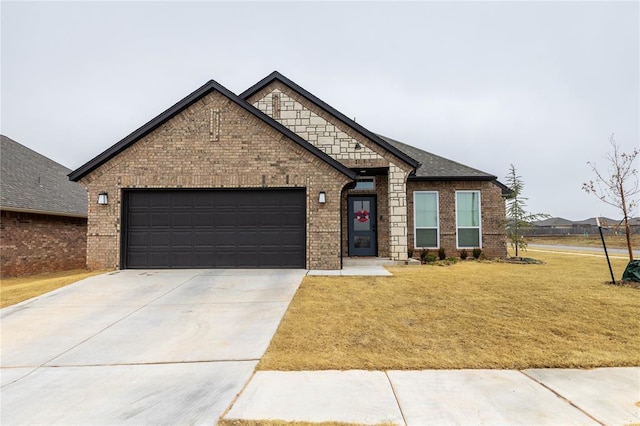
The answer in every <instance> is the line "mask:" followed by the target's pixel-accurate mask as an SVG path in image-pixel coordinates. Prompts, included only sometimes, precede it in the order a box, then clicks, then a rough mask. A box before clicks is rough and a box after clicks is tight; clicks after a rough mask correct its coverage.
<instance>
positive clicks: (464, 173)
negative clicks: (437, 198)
mask: <svg viewBox="0 0 640 426" xmlns="http://www.w3.org/2000/svg"><path fill="white" fill-rule="evenodd" d="M378 136H379V137H381V138H382V139H384V140H385V141H387V142H388V143H390V144H391V145H393V146H395V147H396V148H398V149H399V150H401V151H403V152H404V153H406V154H407V155H409V156H410V157H412V158H415V159H416V160H417V161H418V162H419V163H420V165H419V167H418V168H417V169H416V172H415V174H413V175H411V176H409V179H412V180H495V179H496V177H495V176H494V175H492V174H489V173H485V172H483V171H481V170H478V169H474V168H472V167H469V166H465V165H464V164H460V163H458V162H455V161H452V160H448V159H446V158H444V157H440V156H439V155H435V154H432V153H430V152H427V151H423V150H421V149H419V148H416V147H414V146H411V145H407V144H406V143H402V142H400V141H397V140H395V139H391V138H389V137H386V136H382V135H378Z"/></svg>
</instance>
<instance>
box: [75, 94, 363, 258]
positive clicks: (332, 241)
mask: <svg viewBox="0 0 640 426" xmlns="http://www.w3.org/2000/svg"><path fill="white" fill-rule="evenodd" d="M350 181H351V180H350V179H349V178H348V177H347V176H345V175H343V174H342V173H340V172H338V171H337V170H336V169H334V168H333V167H331V166H330V165H328V164H327V163H326V162H324V161H322V160H321V159H319V158H318V157H316V156H315V155H313V154H311V153H310V152H309V151H307V150H305V149H304V148H302V147H301V146H299V145H297V144H296V143H295V142H293V141H292V140H290V139H289V138H288V137H286V136H284V135H283V134H282V133H280V132H278V131H277V130H275V129H273V128H272V127H270V126H269V125H267V124H266V123H264V122H263V121H261V120H259V119H258V118H256V117H255V116H253V115H251V114H250V113H248V112H247V111H246V110H244V109H242V108H241V107H239V106H238V105H237V104H235V103H234V102H232V101H230V100H229V99H228V98H227V97H225V96H223V95H221V94H220V93H218V92H212V93H210V94H207V95H206V96H204V97H202V98H201V99H199V100H198V101H197V102H195V103H194V104H192V105H191V106H189V107H187V108H185V109H184V110H182V111H181V112H180V113H178V114H177V115H176V116H174V117H173V118H171V119H170V120H168V121H166V122H165V123H164V124H162V125H161V126H160V127H159V128H157V129H156V130H154V131H153V132H151V133H150V134H148V135H146V136H144V137H143V138H141V139H140V140H138V141H137V142H136V143H135V144H133V145H131V146H129V147H128V148H127V149H125V150H124V151H122V152H121V153H119V154H117V155H116V156H115V157H113V158H111V159H110V160H109V161H107V162H106V163H104V164H102V165H100V166H99V167H97V168H96V169H95V170H93V171H91V172H90V173H88V174H87V175H86V176H84V177H83V178H82V179H80V183H82V184H83V185H85V186H86V187H87V190H88V193H89V200H90V202H89V223H88V240H87V263H88V266H89V267H90V268H93V269H97V268H100V269H102V268H115V269H117V268H119V267H120V253H121V247H120V238H121V235H120V233H121V196H122V190H123V189H128V188H306V192H307V201H306V204H307V218H306V220H307V230H306V231H307V232H306V233H307V248H306V252H307V253H306V256H307V257H306V267H307V268H309V269H338V268H339V267H340V261H341V259H340V255H341V252H340V203H341V194H342V190H343V188H344V186H345V185H346V184H347V183H349V182H350ZM103 191H105V192H107V193H108V194H109V204H108V205H98V204H97V203H96V202H95V200H96V199H97V197H98V194H99V193H100V192H103ZM320 191H324V192H325V193H326V199H327V202H326V204H319V203H318V193H319V192H320Z"/></svg>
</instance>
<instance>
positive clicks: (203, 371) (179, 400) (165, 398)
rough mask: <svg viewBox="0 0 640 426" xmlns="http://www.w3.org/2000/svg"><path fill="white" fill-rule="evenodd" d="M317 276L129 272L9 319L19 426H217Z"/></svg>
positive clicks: (5, 337) (7, 345)
mask: <svg viewBox="0 0 640 426" xmlns="http://www.w3.org/2000/svg"><path fill="white" fill-rule="evenodd" d="M305 273H306V271H304V270H286V271H283V270H233V271H230V270H218V271H213V270H198V271H193V270H177V271H136V270H128V271H118V272H113V273H109V274H105V275H100V276H96V277H91V278H88V279H86V280H83V281H81V282H79V283H76V284H73V285H71V286H68V287H65V288H62V289H59V290H56V291H54V292H51V293H48V294H46V295H43V296H40V297H38V298H35V299H31V300H29V301H26V302H23V303H21V304H18V305H15V306H12V307H9V308H5V309H3V310H2V311H1V313H0V318H1V329H0V330H1V333H2V336H1V339H2V341H1V343H2V345H1V349H2V350H1V353H0V365H1V367H2V369H1V376H0V378H1V386H2V389H1V393H2V398H1V402H0V403H1V406H0V408H1V411H2V414H1V417H0V423H2V424H3V425H9V424H25V423H30V424H34V423H40V424H53V423H64V424H214V423H215V422H216V420H217V419H218V417H219V416H220V415H222V413H223V412H224V410H225V409H226V408H227V407H228V406H229V404H230V403H231V402H232V401H233V399H234V398H235V396H236V395H237V394H238V393H239V392H240V391H241V389H242V387H243V386H244V385H245V384H246V383H247V382H248V380H249V379H250V377H251V375H252V373H253V370H254V368H255V366H256V364H257V362H258V360H259V359H260V357H261V356H262V355H263V354H264V352H265V351H266V349H267V346H268V345H269V342H270V341H271V338H272V337H273V334H274V333H275V331H276V329H277V327H278V324H279V323H280V320H281V319H282V316H283V315H284V313H285V311H286V309H287V307H288V305H289V303H290V301H291V299H292V297H293V295H294V294H295V292H296V290H297V288H298V286H299V284H300V282H301V281H302V278H303V277H304V275H305Z"/></svg>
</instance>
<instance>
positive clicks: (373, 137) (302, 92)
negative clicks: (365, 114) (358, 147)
mask: <svg viewBox="0 0 640 426" xmlns="http://www.w3.org/2000/svg"><path fill="white" fill-rule="evenodd" d="M274 81H279V82H280V83H282V84H284V85H285V86H287V87H288V88H290V89H291V90H293V91H295V92H297V93H298V94H300V95H301V96H303V97H304V98H305V99H307V100H308V101H309V102H311V103H313V104H314V105H316V106H317V107H318V108H321V109H323V110H325V111H327V112H328V113H329V114H331V115H333V116H334V117H335V118H337V119H338V120H339V121H340V122H342V123H343V124H345V125H347V126H349V127H351V128H352V129H354V130H356V131H357V132H359V133H361V134H362V135H364V136H366V137H367V138H369V139H370V140H372V141H373V142H374V143H375V144H377V145H379V146H380V147H382V148H384V149H385V150H387V151H389V152H391V153H392V154H393V155H395V156H396V157H398V158H399V159H401V160H402V161H404V162H405V163H407V164H409V165H410V166H411V167H414V168H415V167H418V161H416V159H414V158H412V157H411V156H410V155H407V154H406V153H405V152H403V151H401V150H399V149H397V148H396V147H395V146H393V145H391V144H389V143H387V141H385V140H384V139H382V138H380V137H379V135H377V134H375V133H373V132H371V131H370V130H367V129H366V128H364V127H362V126H361V125H360V124H358V123H356V122H355V121H353V120H352V119H350V118H349V117H347V116H346V115H344V114H342V113H341V112H340V111H338V110H337V109H335V108H334V107H332V106H331V105H329V104H327V103H326V102H324V101H322V100H321V99H319V98H318V97H316V96H315V95H313V94H312V93H310V92H308V91H307V90H305V89H303V88H302V87H300V86H298V85H297V84H296V83H294V82H293V81H291V80H289V79H288V78H287V77H285V76H284V75H282V74H280V73H279V72H278V71H274V72H272V73H271V74H269V75H268V76H266V77H265V78H263V79H262V80H260V81H259V82H257V83H256V84H254V85H253V86H251V87H250V88H248V89H247V90H245V91H244V92H242V93H241V94H240V95H239V96H240V97H241V98H242V99H245V100H246V99H248V98H250V97H251V96H252V95H254V94H255V93H257V92H259V91H260V90H262V89H263V88H265V87H266V86H268V85H269V84H271V83H272V82H274Z"/></svg>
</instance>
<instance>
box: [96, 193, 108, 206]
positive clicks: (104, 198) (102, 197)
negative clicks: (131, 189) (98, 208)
mask: <svg viewBox="0 0 640 426" xmlns="http://www.w3.org/2000/svg"><path fill="white" fill-rule="evenodd" d="M108 203H109V195H108V194H107V193H106V192H101V193H99V194H98V204H100V205H103V206H104V205H106V204H108Z"/></svg>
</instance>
